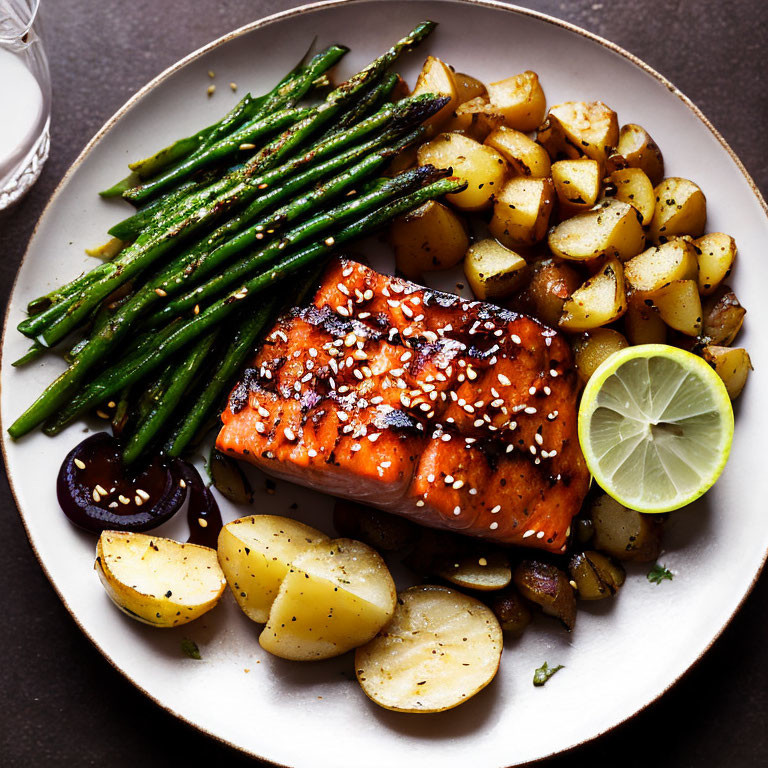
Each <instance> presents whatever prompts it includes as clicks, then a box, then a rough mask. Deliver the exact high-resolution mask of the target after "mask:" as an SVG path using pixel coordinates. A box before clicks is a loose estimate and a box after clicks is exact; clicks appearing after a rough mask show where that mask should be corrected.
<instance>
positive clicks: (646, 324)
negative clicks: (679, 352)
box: [624, 273, 667, 344]
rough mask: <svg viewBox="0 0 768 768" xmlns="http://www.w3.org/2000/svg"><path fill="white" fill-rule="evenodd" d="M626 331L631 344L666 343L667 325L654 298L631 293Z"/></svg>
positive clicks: (626, 317)
mask: <svg viewBox="0 0 768 768" xmlns="http://www.w3.org/2000/svg"><path fill="white" fill-rule="evenodd" d="M625 276H626V273H625ZM624 333H626V335H627V338H628V339H629V343H630V344H666V341H667V326H666V325H665V324H664V321H663V320H662V319H661V315H660V314H659V311H658V310H657V309H656V307H655V306H654V305H653V300H652V299H646V298H645V297H644V296H643V295H642V294H639V293H634V292H630V293H629V295H628V296H627V311H626V314H625V315H624Z"/></svg>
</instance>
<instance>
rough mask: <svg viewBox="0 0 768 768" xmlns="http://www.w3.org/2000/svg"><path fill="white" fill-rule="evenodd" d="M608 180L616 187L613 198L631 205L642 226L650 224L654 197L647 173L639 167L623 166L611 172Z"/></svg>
mask: <svg viewBox="0 0 768 768" xmlns="http://www.w3.org/2000/svg"><path fill="white" fill-rule="evenodd" d="M608 180H609V181H610V183H611V184H613V185H614V186H615V187H616V194H615V195H614V196H615V198H616V199H617V200H621V201H622V202H623V203H629V204H630V205H631V206H633V207H634V208H635V209H636V210H637V212H638V213H639V214H640V219H641V221H640V223H641V224H642V225H643V226H644V227H645V226H647V225H648V224H650V223H651V219H652V218H653V212H654V210H655V208H656V197H655V195H654V191H653V184H651V180H650V179H649V178H648V174H646V172H645V171H644V170H642V169H641V168H623V169H621V170H618V171H614V172H613V173H611V175H610V176H609V177H608Z"/></svg>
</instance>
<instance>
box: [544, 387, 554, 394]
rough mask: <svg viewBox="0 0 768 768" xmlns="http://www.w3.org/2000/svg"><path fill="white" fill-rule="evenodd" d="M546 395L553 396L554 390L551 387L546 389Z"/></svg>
mask: <svg viewBox="0 0 768 768" xmlns="http://www.w3.org/2000/svg"><path fill="white" fill-rule="evenodd" d="M544 394H545V395H551V394H552V390H551V389H550V388H549V387H544Z"/></svg>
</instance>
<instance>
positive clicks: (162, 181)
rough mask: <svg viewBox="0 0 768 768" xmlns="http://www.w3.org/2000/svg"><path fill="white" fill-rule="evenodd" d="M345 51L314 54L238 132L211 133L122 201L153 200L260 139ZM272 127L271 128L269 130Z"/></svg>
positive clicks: (338, 48)
mask: <svg viewBox="0 0 768 768" xmlns="http://www.w3.org/2000/svg"><path fill="white" fill-rule="evenodd" d="M347 50H348V49H347V48H342V47H341V46H338V45H334V46H331V47H330V48H326V50H324V51H322V52H321V53H319V54H317V56H315V57H314V58H313V59H312V61H310V62H309V64H308V65H307V67H306V68H305V70H304V71H303V72H302V73H301V75H300V76H299V77H297V78H296V81H295V83H294V84H293V86H292V87H291V88H290V89H289V90H288V91H287V92H285V93H279V92H278V93H276V94H275V96H274V98H270V99H268V100H267V101H266V102H265V104H264V105H263V106H262V107H261V108H260V109H259V110H257V112H256V117H255V119H254V120H252V121H251V122H249V123H246V124H245V125H243V126H241V127H240V128H238V129H237V130H236V131H234V133H231V134H222V135H220V134H218V133H217V132H216V131H215V130H214V132H213V133H212V134H211V139H210V140H209V141H205V142H204V143H203V144H202V146H201V147H200V148H199V149H197V150H196V151H194V152H193V153H192V154H191V155H189V157H188V158H186V159H185V160H183V161H181V162H179V163H177V164H176V165H175V166H173V167H171V168H169V169H168V170H166V171H165V172H163V173H161V174H160V175H159V176H157V177H156V178H153V179H152V180H151V181H146V182H145V183H143V184H139V185H138V186H136V187H134V188H133V189H131V190H128V191H127V192H125V193H123V197H124V198H125V199H126V200H129V201H131V202H133V203H141V202H144V201H146V200H149V199H151V198H152V197H155V196H157V194H159V193H160V192H162V191H163V190H164V189H167V188H168V187H169V186H171V185H173V184H174V183H176V182H178V181H179V180H181V179H184V178H187V177H188V176H189V175H190V174H192V173H194V172H195V171H196V170H198V169H200V168H202V167H204V166H205V165H209V164H211V163H212V162H216V161H217V160H221V159H223V158H226V157H229V156H231V155H232V154H234V153H236V152H237V151H238V149H239V147H240V146H241V145H242V144H250V143H252V142H254V141H256V140H257V139H259V138H260V137H262V136H263V135H264V133H265V132H266V131H265V129H266V130H268V129H269V127H270V126H268V125H266V124H267V123H268V122H269V120H270V119H274V118H275V116H276V115H278V114H287V113H289V112H290V109H281V107H283V106H284V105H293V104H295V103H297V102H298V101H299V100H300V99H301V98H302V97H303V96H305V95H306V93H307V91H309V89H310V88H311V87H312V84H313V83H314V81H315V80H316V79H317V78H318V77H319V76H320V75H322V74H323V73H324V72H326V71H327V70H328V69H330V68H331V67H332V66H333V65H334V64H336V63H337V62H338V61H339V59H340V58H341V57H342V56H343V55H344V54H345V53H346V52H347ZM272 127H275V126H272Z"/></svg>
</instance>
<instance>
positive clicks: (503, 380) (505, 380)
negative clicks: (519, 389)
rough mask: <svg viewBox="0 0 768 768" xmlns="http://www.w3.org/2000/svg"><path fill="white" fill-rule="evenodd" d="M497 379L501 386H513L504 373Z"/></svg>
mask: <svg viewBox="0 0 768 768" xmlns="http://www.w3.org/2000/svg"><path fill="white" fill-rule="evenodd" d="M496 378H497V379H498V380H499V382H500V383H501V384H503V385H504V386H505V387H509V386H511V385H512V382H511V381H510V380H509V378H508V377H507V376H505V375H504V374H503V373H500V374H498V375H497V376H496Z"/></svg>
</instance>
